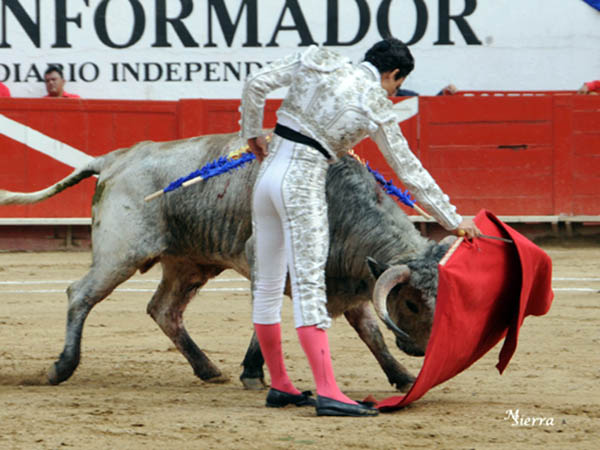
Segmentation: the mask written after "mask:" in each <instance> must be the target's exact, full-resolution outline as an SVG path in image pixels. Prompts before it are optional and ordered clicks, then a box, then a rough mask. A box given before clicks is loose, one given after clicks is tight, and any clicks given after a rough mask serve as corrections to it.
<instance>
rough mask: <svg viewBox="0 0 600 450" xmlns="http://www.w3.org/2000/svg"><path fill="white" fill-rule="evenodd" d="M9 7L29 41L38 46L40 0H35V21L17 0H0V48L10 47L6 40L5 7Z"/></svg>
mask: <svg viewBox="0 0 600 450" xmlns="http://www.w3.org/2000/svg"><path fill="white" fill-rule="evenodd" d="M7 8H8V9H9V10H10V11H11V12H12V14H13V16H14V17H15V19H17V22H19V24H20V25H21V28H23V31H25V33H26V34H27V36H29V39H31V42H33V44H34V45H35V46H36V47H37V48H40V0H35V21H34V20H33V19H32V18H31V16H29V14H27V11H25V9H24V8H23V7H22V6H21V3H20V2H19V0H2V42H0V48H12V46H11V45H10V44H9V43H8V41H7V40H6V30H7V27H6V9H7Z"/></svg>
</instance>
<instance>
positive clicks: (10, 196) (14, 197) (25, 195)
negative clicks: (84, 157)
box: [0, 157, 103, 205]
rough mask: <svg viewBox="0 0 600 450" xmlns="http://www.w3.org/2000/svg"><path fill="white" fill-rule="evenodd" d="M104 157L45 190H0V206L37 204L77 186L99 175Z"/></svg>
mask: <svg viewBox="0 0 600 450" xmlns="http://www.w3.org/2000/svg"><path fill="white" fill-rule="evenodd" d="M102 159H103V158H102V157H100V158H96V159H93V160H91V161H90V162H88V163H87V164H85V165H84V166H82V167H80V168H78V169H75V170H74V171H73V172H72V173H71V174H70V175H69V176H67V177H65V178H63V179H62V180H60V181H59V182H57V183H55V184H53V185H52V186H49V187H47V188H45V189H42V190H40V191H36V192H11V191H4V190H2V189H0V205H25V204H28V203H37V202H41V201H42V200H46V199H47V198H50V197H53V196H54V195H56V194H58V193H59V192H62V191H64V190H65V189H67V188H69V187H71V186H74V185H76V184H77V183H79V182H80V181H81V180H84V179H85V178H88V177H91V176H92V175H97V174H99V173H100V169H101V168H102V165H103V164H102Z"/></svg>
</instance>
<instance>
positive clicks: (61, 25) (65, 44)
mask: <svg viewBox="0 0 600 450" xmlns="http://www.w3.org/2000/svg"><path fill="white" fill-rule="evenodd" d="M82 1H83V2H84V3H85V6H90V1H89V0H82ZM72 4H73V2H71V5H72ZM54 9H55V14H56V21H55V23H56V41H55V42H54V44H53V45H52V48H71V47H72V45H71V44H69V39H68V37H67V24H68V23H69V22H73V23H74V24H75V25H77V27H78V28H81V13H79V14H77V15H76V16H74V17H68V16H67V0H55V3H54Z"/></svg>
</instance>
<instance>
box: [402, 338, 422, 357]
mask: <svg viewBox="0 0 600 450" xmlns="http://www.w3.org/2000/svg"><path fill="white" fill-rule="evenodd" d="M396 345H397V346H398V348H399V349H400V350H402V351H403V352H404V353H406V354H407V355H409V356H425V351H423V350H422V349H421V348H419V347H417V346H416V345H415V344H413V343H412V342H406V341H403V340H402V339H400V338H396Z"/></svg>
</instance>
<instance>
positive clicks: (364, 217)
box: [0, 134, 448, 391]
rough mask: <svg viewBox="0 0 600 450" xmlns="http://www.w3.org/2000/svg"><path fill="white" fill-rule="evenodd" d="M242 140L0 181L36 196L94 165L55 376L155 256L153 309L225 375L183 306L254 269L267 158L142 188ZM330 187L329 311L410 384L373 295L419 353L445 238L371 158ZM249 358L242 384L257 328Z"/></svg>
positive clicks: (214, 374) (175, 144)
mask: <svg viewBox="0 0 600 450" xmlns="http://www.w3.org/2000/svg"><path fill="white" fill-rule="evenodd" d="M242 145H243V143H242V142H241V141H240V139H239V138H238V137H237V136H236V135H234V134H227V135H212V136H203V137H198V138H192V139H186V140H180V141H172V142H163V143H156V142H142V143H139V144H136V145H134V146H133V147H131V148H126V149H119V150H115V151H113V152H111V153H108V154H106V155H104V156H101V157H98V158H95V159H94V160H92V161H91V162H89V163H88V164H86V165H85V166H84V167H82V168H80V169H77V170H75V171H74V172H73V173H72V174H71V175H69V176H68V177H66V178H65V179H63V180H61V181H60V182H58V183H56V184H55V185H53V186H50V187H48V188H46V189H44V190H42V191H38V192H34V193H29V194H27V193H13V192H8V191H0V204H24V203H34V202H38V201H41V200H43V199H46V198H49V197H51V196H53V195H55V194H57V193H59V192H61V191H62V190H64V189H66V188H68V187H70V186H72V185H74V184H76V183H78V182H79V181H81V180H82V179H84V178H87V177H89V176H92V175H95V174H97V175H98V182H97V186H96V191H95V194H94V197H93V201H92V244H93V255H92V265H91V268H90V270H89V272H88V273H87V274H86V275H85V276H84V277H83V278H81V279H80V280H79V281H76V282H74V283H73V284H71V285H70V286H69V287H68V289H67V294H68V298H69V305H68V313H67V332H66V337H65V345H64V349H63V351H62V353H61V354H60V357H59V359H58V360H57V361H56V362H55V363H54V364H53V365H52V366H51V368H50V369H49V371H48V380H49V382H50V383H52V384H58V383H60V382H62V381H64V380H66V379H68V378H69V377H70V376H71V375H72V374H73V372H74V371H75V369H76V368H77V366H78V364H79V359H80V347H81V334H82V331H83V324H84V321H85V319H86V317H87V315H88V314H89V312H90V311H91V309H92V308H93V307H94V305H96V304H97V303H99V302H100V301H101V300H103V299H104V298H106V297H107V296H108V295H109V294H110V293H111V292H112V291H113V290H114V289H115V288H116V287H117V286H118V285H119V284H121V283H123V282H124V281H125V280H127V279H128V278H130V277H131V276H132V275H133V274H134V273H135V272H136V270H139V271H140V272H141V273H144V272H146V271H147V270H148V269H150V268H151V267H152V266H153V265H154V264H156V263H157V262H160V264H161V265H162V280H161V282H160V284H159V286H158V288H157V290H156V292H155V293H154V295H153V297H152V299H151V301H150V302H149V304H148V307H147V311H148V313H149V314H150V315H151V316H152V318H153V319H154V320H155V321H156V323H157V324H158V325H159V327H160V328H161V329H162V330H163V332H164V333H165V334H166V335H167V336H168V337H169V338H170V339H171V340H172V341H173V343H174V344H175V346H176V347H177V349H178V350H179V351H180V352H181V353H182V354H183V355H184V356H185V357H186V358H187V360H188V361H189V363H190V364H191V366H192V368H193V369H194V373H195V374H196V375H197V376H198V377H200V378H201V379H203V380H218V379H219V378H220V377H221V372H220V371H219V369H218V368H217V367H216V366H215V365H214V364H213V363H212V362H211V361H210V359H209V358H208V357H207V356H206V355H205V354H204V353H203V352H202V350H201V349H200V348H199V347H198V346H197V345H196V344H195V343H194V341H193V340H192V338H191V337H190V336H189V334H188V333H187V331H186V329H185V327H184V325H183V312H184V310H185V308H186V306H187V304H188V303H189V301H190V300H191V299H192V297H193V296H194V294H195V293H196V291H197V290H198V289H200V288H201V287H202V286H203V285H204V284H205V283H206V282H207V281H208V280H209V279H211V278H213V277H215V276H217V275H218V274H219V273H221V272H222V271H223V270H226V269H234V270H235V271H237V272H238V273H240V274H242V275H243V276H245V277H250V273H251V270H250V266H249V263H248V261H252V252H251V251H249V252H248V255H249V257H247V256H246V255H247V251H246V249H248V250H251V249H252V243H251V232H252V227H251V213H250V204H251V201H250V200H251V194H252V187H253V184H254V180H255V177H256V175H257V169H258V167H259V166H258V164H257V163H256V162H254V163H251V164H249V165H248V166H246V167H244V168H243V169H240V170H237V171H234V172H233V173H229V174H225V175H221V176H219V177H215V178H212V179H209V180H206V181H203V182H201V183H197V184H195V185H193V186H190V187H188V188H182V189H179V190H176V191H173V192H170V193H168V194H166V195H165V196H164V197H163V198H160V199H156V200H153V201H151V202H148V203H144V201H143V199H144V197H145V196H146V195H147V194H149V193H152V192H154V191H156V190H159V189H161V188H163V187H164V186H166V185H167V184H169V183H170V182H171V181H173V180H174V179H176V178H178V177H181V176H183V175H186V174H187V173H188V172H190V171H191V170H193V169H195V168H199V167H202V166H203V165H205V164H206V163H207V162H210V161H213V160H215V159H216V158H218V157H219V156H222V155H226V154H228V153H229V152H231V151H233V150H236V149H239V148H241V147H242ZM327 197H328V203H329V222H330V230H331V246H330V252H329V259H328V262H327V269H326V271H327V298H328V303H327V306H328V310H329V312H330V314H331V315H332V316H333V317H336V316H339V315H341V314H344V315H345V317H346V319H347V320H348V321H349V323H350V324H351V325H352V326H353V327H354V328H355V330H356V331H357V332H358V334H359V336H360V337H361V339H362V340H363V341H364V342H365V343H366V344H367V346H368V347H369V349H370V350H371V352H372V353H373V354H374V355H375V358H376V359H377V361H378V362H379V364H380V365H381V367H382V369H383V370H384V372H385V374H386V375H387V377H388V380H389V382H390V383H391V384H392V385H395V386H396V387H397V388H398V389H399V390H402V391H405V390H407V389H408V388H409V387H410V385H411V383H412V382H413V381H414V377H413V376H412V375H411V374H410V373H409V372H408V371H407V370H406V369H405V368H404V367H403V366H402V365H401V364H400V363H399V362H398V361H396V359H395V358H394V357H393V356H392V354H391V353H390V351H389V350H388V348H387V346H386V344H385V342H384V339H383V336H382V334H381V332H380V330H379V327H378V324H377V320H376V317H375V315H374V314H373V312H372V308H371V305H370V301H371V298H373V302H374V305H375V310H376V312H377V314H378V315H379V317H380V318H381V319H382V320H384V322H385V323H386V325H387V326H388V327H389V328H390V329H392V331H393V332H394V333H395V334H396V343H397V345H398V347H399V348H400V349H401V350H403V351H405V352H406V353H408V354H410V355H415V356H422V355H423V354H424V349H425V347H426V345H427V341H428V339H429V334H430V331H431V326H432V321H433V310H434V305H435V298H436V292H437V263H438V261H439V260H440V258H441V257H442V255H443V254H444V253H445V251H446V250H447V248H448V243H442V244H437V243H435V242H434V241H431V240H428V239H425V238H424V237H422V236H421V235H420V234H419V233H418V232H417V230H416V229H415V227H414V226H413V224H412V223H411V222H410V220H409V219H408V217H407V216H406V214H404V212H403V211H402V210H401V209H400V208H399V207H398V206H397V205H396V204H395V202H394V201H393V200H392V199H390V198H389V197H388V196H387V195H385V194H384V193H383V192H382V190H381V189H380V188H379V187H377V185H376V182H375V180H374V178H373V176H372V175H371V174H369V173H368V171H367V170H366V168H365V167H364V166H362V165H361V164H360V163H359V162H357V161H356V160H354V159H353V158H351V157H344V158H342V159H341V161H340V162H338V163H336V164H334V165H332V166H331V167H330V169H329V172H328V177H327ZM376 279H377V281H376ZM388 294H390V295H389V296H388ZM234 307H236V306H234ZM388 311H389V313H388ZM399 328H401V329H399ZM243 365H244V372H243V374H242V376H241V377H240V378H241V379H242V381H243V383H244V385H245V386H246V387H259V386H262V385H263V370H262V367H263V359H262V355H261V354H260V349H259V347H258V344H257V341H256V338H255V337H254V336H253V338H252V341H251V343H250V346H249V348H248V351H247V353H246V357H245V359H244V363H243Z"/></svg>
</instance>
